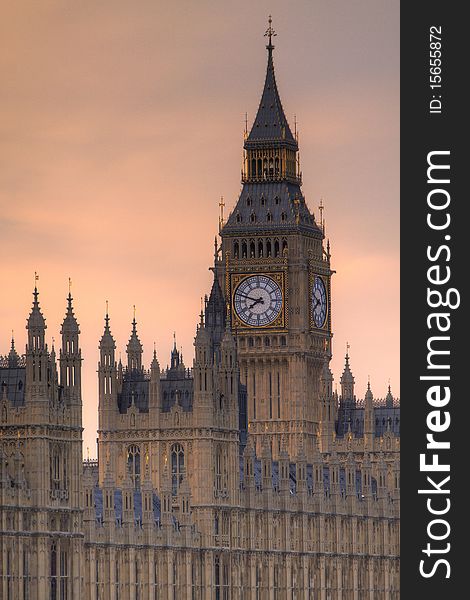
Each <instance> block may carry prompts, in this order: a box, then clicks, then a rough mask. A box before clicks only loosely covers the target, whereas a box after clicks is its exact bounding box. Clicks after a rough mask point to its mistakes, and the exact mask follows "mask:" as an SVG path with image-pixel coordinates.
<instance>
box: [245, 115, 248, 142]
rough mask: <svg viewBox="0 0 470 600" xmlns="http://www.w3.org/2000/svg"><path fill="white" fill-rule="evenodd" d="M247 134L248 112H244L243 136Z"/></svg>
mask: <svg viewBox="0 0 470 600" xmlns="http://www.w3.org/2000/svg"><path fill="white" fill-rule="evenodd" d="M247 135H248V113H247V112H246V113H245V137H246V136H247Z"/></svg>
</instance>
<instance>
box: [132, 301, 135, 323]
mask: <svg viewBox="0 0 470 600" xmlns="http://www.w3.org/2000/svg"><path fill="white" fill-rule="evenodd" d="M132 308H133V309H134V323H135V304H133V306H132Z"/></svg>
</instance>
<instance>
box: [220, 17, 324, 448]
mask: <svg viewBox="0 0 470 600" xmlns="http://www.w3.org/2000/svg"><path fill="white" fill-rule="evenodd" d="M265 35H266V36H267V38H268V44H267V46H266V49H267V51H268V62H267V71H266V79H265V83H264V89H263V93H262V96H261V101H260V104H259V108H258V112H257V115H256V118H255V120H254V122H253V125H252V128H251V131H250V132H249V133H248V131H246V132H245V140H244V163H243V170H242V184H243V187H242V190H241V193H240V197H239V199H238V202H237V204H236V206H235V208H234V210H233V211H232V212H231V214H230V216H229V218H228V220H227V222H226V223H224V222H223V221H222V223H221V230H220V235H221V239H222V242H221V247H220V249H219V259H218V260H217V261H216V267H215V274H216V276H217V278H218V280H219V284H220V287H221V288H222V290H224V296H225V300H226V302H227V304H228V307H229V315H230V325H231V328H232V332H233V334H234V336H235V338H236V340H237V346H238V358H239V363H240V379H241V383H242V384H244V385H245V386H246V389H247V413H248V426H249V431H250V434H252V435H253V436H254V439H255V440H256V445H257V447H258V449H259V450H261V448H262V446H266V444H268V445H269V446H270V447H271V451H272V453H273V456H274V457H278V456H279V454H280V452H281V451H282V450H286V451H287V452H288V453H289V454H290V455H291V456H296V455H298V454H302V453H303V452H306V453H307V456H308V455H310V453H311V452H313V450H314V447H315V446H316V439H317V436H318V435H319V432H320V429H321V414H322V413H321V410H320V406H321V400H322V398H321V394H322V389H323V388H322V386H321V375H322V372H324V368H325V365H326V366H328V363H329V360H330V358H331V336H332V334H331V308H330V307H331V296H330V291H331V286H330V277H331V273H332V271H331V269H330V255H329V247H328V246H327V249H325V247H324V230H323V225H322V224H321V223H320V224H319V223H317V222H316V221H315V218H314V216H313V214H312V213H311V212H310V210H309V208H308V206H307V204H306V201H305V198H304V196H303V193H302V188H301V186H302V176H301V172H300V164H299V147H298V142H297V136H296V135H293V133H292V131H291V129H290V127H289V124H288V122H287V119H286V116H285V114H284V109H283V107H282V104H281V99H280V96H279V92H278V89H277V84H276V79H275V74H274V63H273V50H274V46H273V43H272V39H273V37H274V36H275V35H276V34H275V32H274V30H273V29H272V26H271V19H270V21H269V27H268V30H267V31H266V34H265Z"/></svg>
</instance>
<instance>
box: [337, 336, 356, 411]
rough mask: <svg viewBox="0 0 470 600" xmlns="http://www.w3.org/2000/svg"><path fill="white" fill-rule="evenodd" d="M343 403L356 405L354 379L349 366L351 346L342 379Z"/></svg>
mask: <svg viewBox="0 0 470 600" xmlns="http://www.w3.org/2000/svg"><path fill="white" fill-rule="evenodd" d="M340 383H341V396H342V400H343V402H348V403H354V377H353V374H352V372H351V368H350V366H349V345H348V349H347V351H346V357H345V364H344V371H343V374H342V375H341V379H340Z"/></svg>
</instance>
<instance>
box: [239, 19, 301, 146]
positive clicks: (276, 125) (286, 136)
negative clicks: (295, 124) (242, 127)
mask: <svg viewBox="0 0 470 600" xmlns="http://www.w3.org/2000/svg"><path fill="white" fill-rule="evenodd" d="M268 23H269V26H268V29H267V30H266V33H265V34H264V35H265V36H266V37H267V38H268V44H267V45H266V50H267V51H268V64H267V69H266V78H265V81H264V88H263V93H262V95H261V101H260V103H259V107H258V113H257V115H256V118H255V120H254V122H253V126H252V128H251V131H250V133H249V135H248V137H247V139H246V142H245V149H247V150H248V149H251V148H254V147H260V146H265V145H266V144H267V143H269V144H270V145H271V143H274V144H275V145H276V147H279V146H283V147H289V148H290V149H292V150H294V151H297V150H298V145H297V140H296V139H295V137H294V136H293V135H292V131H291V130H290V127H289V123H288V122H287V118H286V115H285V113H284V109H283V107H282V102H281V97H280V95H279V91H278V89H277V84H276V77H275V74H274V62H273V50H274V46H273V43H272V38H273V37H274V36H276V35H277V34H276V32H275V31H274V29H273V28H272V19H271V15H270V16H269V21H268Z"/></svg>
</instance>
